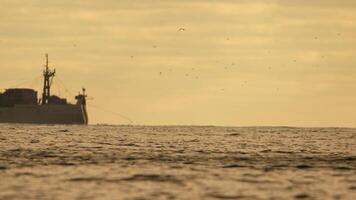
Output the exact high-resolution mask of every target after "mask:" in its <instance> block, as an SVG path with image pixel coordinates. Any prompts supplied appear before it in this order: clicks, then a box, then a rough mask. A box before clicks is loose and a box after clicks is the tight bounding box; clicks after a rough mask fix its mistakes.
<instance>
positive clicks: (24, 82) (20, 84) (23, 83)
mask: <svg viewBox="0 0 356 200" xmlns="http://www.w3.org/2000/svg"><path fill="white" fill-rule="evenodd" d="M38 78H39V77H38V76H37V77H36V78H34V79H32V80H30V81H29V80H26V81H23V82H21V83H19V84H17V85H15V86H14V87H13V88H17V87H19V86H23V85H25V84H26V83H30V84H31V83H33V82H34V81H36V80H37V79H38Z"/></svg>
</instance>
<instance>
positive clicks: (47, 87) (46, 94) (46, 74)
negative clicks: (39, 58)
mask: <svg viewBox="0 0 356 200" xmlns="http://www.w3.org/2000/svg"><path fill="white" fill-rule="evenodd" d="M55 74H56V70H53V71H51V70H50V69H49V66H48V54H46V69H45V70H44V71H43V79H44V80H43V82H44V83H43V93H42V105H44V104H48V103H49V98H50V96H51V83H52V79H53V77H54V75H55Z"/></svg>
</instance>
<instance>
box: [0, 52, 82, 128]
mask: <svg viewBox="0 0 356 200" xmlns="http://www.w3.org/2000/svg"><path fill="white" fill-rule="evenodd" d="M55 74H56V71H55V70H50V69H49V66H48V55H47V54H46V66H45V69H44V70H43V92H42V98H40V99H38V97H37V91H35V90H34V89H30V88H10V89H6V90H5V92H3V93H0V123H33V124H88V114H87V109H86V97H87V96H86V94H85V89H84V88H83V89H82V93H79V94H78V95H77V96H75V99H76V103H75V104H71V103H68V102H67V99H65V98H61V97H59V96H56V95H51V85H52V82H53V78H54V76H55Z"/></svg>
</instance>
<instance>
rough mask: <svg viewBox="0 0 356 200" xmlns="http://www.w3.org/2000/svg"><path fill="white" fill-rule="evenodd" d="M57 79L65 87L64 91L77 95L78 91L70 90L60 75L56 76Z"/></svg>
mask: <svg viewBox="0 0 356 200" xmlns="http://www.w3.org/2000/svg"><path fill="white" fill-rule="evenodd" d="M56 79H57V83H59V85H61V86H62V87H63V88H64V91H65V92H66V93H67V94H70V95H76V92H74V91H73V90H69V89H68V88H67V87H66V86H65V84H64V83H63V81H62V79H60V78H59V76H58V75H57V76H56Z"/></svg>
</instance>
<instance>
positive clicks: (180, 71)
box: [0, 0, 356, 127]
mask: <svg viewBox="0 0 356 200" xmlns="http://www.w3.org/2000/svg"><path fill="white" fill-rule="evenodd" d="M355 23H356V1H354V0H298V1H292V0H291V1H289V0H288V1H287V0H204V1H203V0H165V1H162V0H141V1H138V0H120V1H118V0H100V1H98V0H51V1H48V0H26V1H23V0H0V89H2V90H3V89H5V88H11V87H32V88H36V89H37V90H39V91H40V92H39V93H41V89H40V88H41V84H42V81H41V73H42V70H43V66H44V64H45V54H46V53H48V54H49V59H50V66H51V67H52V68H56V71H57V74H56V77H55V79H54V83H53V88H52V92H53V93H55V94H58V95H61V96H63V97H66V98H68V100H69V101H72V102H74V96H75V95H76V94H77V93H78V91H80V90H81V88H82V87H85V88H86V89H87V93H88V95H89V101H88V110H89V118H90V123H92V124H97V123H107V124H128V123H133V124H145V125H220V126H305V127H310V126H312V127H320V126H328V127H329V126H345V127H355V126H356V24H355ZM131 121H132V122H131Z"/></svg>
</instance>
